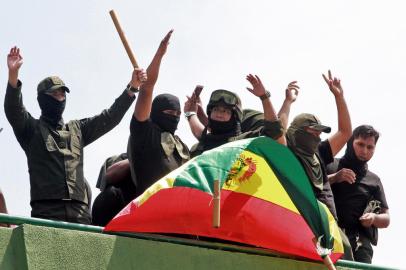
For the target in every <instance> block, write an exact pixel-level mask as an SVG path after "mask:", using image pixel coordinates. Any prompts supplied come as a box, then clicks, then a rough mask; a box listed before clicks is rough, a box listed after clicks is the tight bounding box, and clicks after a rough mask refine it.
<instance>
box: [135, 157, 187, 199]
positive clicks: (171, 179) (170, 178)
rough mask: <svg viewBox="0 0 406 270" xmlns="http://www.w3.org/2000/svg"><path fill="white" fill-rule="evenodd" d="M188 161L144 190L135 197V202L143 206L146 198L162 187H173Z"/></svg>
mask: <svg viewBox="0 0 406 270" xmlns="http://www.w3.org/2000/svg"><path fill="white" fill-rule="evenodd" d="M186 166H187V163H185V164H183V165H182V166H180V167H179V168H177V169H175V170H173V171H172V172H170V173H169V174H167V175H166V176H165V177H164V178H161V180H159V181H158V182H155V183H154V184H153V185H152V186H150V187H149V188H148V189H147V190H145V191H144V193H142V194H141V195H140V196H138V197H137V199H135V203H136V204H137V205H138V206H141V205H142V204H143V203H144V202H145V201H146V200H148V199H149V198H150V197H151V196H152V195H154V194H155V193H157V192H158V191H160V190H161V189H165V188H172V187H173V184H174V183H175V179H176V177H177V176H178V175H179V173H180V172H181V171H182V170H184V169H185V167H186Z"/></svg>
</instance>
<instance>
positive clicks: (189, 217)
mask: <svg viewBox="0 0 406 270" xmlns="http://www.w3.org/2000/svg"><path fill="white" fill-rule="evenodd" d="M211 199H212V197H211V196H210V194H208V193H205V192H202V191H200V190H197V189H193V188H187V187H174V188H168V189H162V190H160V191H158V192H157V193H156V194H155V195H153V196H152V197H151V198H149V199H148V200H147V201H146V202H144V203H143V204H142V205H141V206H140V207H137V206H136V205H135V204H134V203H133V202H131V203H130V204H128V205H127V206H126V208H124V209H123V210H122V211H121V212H120V213H119V214H118V215H117V216H116V217H115V218H114V219H113V220H112V221H111V222H110V223H109V224H108V225H107V226H106V227H105V231H110V232H112V231H120V232H146V233H150V232H154V233H179V234H190V235H199V236H206V237H213V238H219V239H224V240H229V241H234V242H240V243H246V244H250V245H253V246H258V247H263V248H269V249H272V250H275V251H278V252H282V253H286V254H290V255H295V256H301V257H306V258H310V259H314V260H319V261H320V260H321V258H320V256H319V255H318V254H317V253H316V250H315V247H314V244H313V242H312V238H313V237H314V235H313V233H312V232H311V230H310V228H309V227H308V225H307V224H306V222H305V220H304V219H303V218H302V216H300V215H298V214H296V213H294V212H292V211H290V210H288V209H286V208H283V207H281V206H279V205H276V204H273V203H270V202H267V201H264V200H261V199H258V198H255V197H252V196H249V195H246V194H242V193H237V192H233V191H228V190H222V191H221V225H220V228H217V229H215V228H213V227H212V205H210V202H211ZM341 255H342V254H341V253H339V254H337V253H336V254H332V255H331V258H332V260H333V262H335V261H336V260H337V259H339V258H340V257H341Z"/></svg>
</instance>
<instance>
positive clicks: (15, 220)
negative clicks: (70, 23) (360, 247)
mask: <svg viewBox="0 0 406 270" xmlns="http://www.w3.org/2000/svg"><path fill="white" fill-rule="evenodd" d="M0 223H6V224H13V225H23V224H30V225H35V226H43V227H52V228H60V229H68V230H77V231H84V232H92V233H104V232H103V227H99V226H92V225H84V224H78V223H70V222H63V221H54V220H47V219H41V218H31V217H22V216H13V215H8V214H2V213H0ZM107 234H112V235H119V236H124V237H132V238H139V239H145V240H152V241H160V242H168V243H174V244H182V245H189V246H198V247H204V248H210V249H220V250H224V251H233V252H242V253H248V254H252V255H261V256H271V257H280V258H287V259H292V258H291V257H290V258H289V257H286V256H284V255H281V254H278V253H274V252H272V251H268V250H264V249H258V248H254V247H244V246H237V245H232V244H223V243H215V242H208V241H202V240H193V239H185V238H179V237H172V236H167V235H158V234H146V233H125V232H122V233H107ZM293 259H295V258H293ZM297 260H302V259H297ZM335 265H336V266H340V267H348V268H352V269H364V270H367V269H368V270H369V269H370V270H396V269H395V268H389V267H383V266H377V265H372V264H366V263H359V262H353V261H346V260H338V261H337V262H336V264H335Z"/></svg>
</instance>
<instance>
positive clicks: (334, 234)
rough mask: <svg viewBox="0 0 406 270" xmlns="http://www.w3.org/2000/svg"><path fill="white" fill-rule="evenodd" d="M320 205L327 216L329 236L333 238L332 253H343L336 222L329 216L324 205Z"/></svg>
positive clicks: (328, 211) (329, 213)
mask: <svg viewBox="0 0 406 270" xmlns="http://www.w3.org/2000/svg"><path fill="white" fill-rule="evenodd" d="M321 204H322V205H323V208H324V210H325V211H326V213H327V216H328V223H329V228H330V235H331V236H332V237H333V238H334V245H333V252H334V253H344V246H343V240H342V239H341V235H340V231H339V228H338V225H337V222H336V221H335V219H334V217H333V215H332V214H331V212H330V210H329V209H328V208H327V206H326V205H325V204H324V203H321Z"/></svg>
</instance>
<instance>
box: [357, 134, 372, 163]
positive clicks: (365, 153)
mask: <svg viewBox="0 0 406 270" xmlns="http://www.w3.org/2000/svg"><path fill="white" fill-rule="evenodd" d="M352 146H353V148H354V152H355V155H356V156H357V158H358V159H359V160H361V161H369V160H370V159H371V158H372V156H373V155H374V152H375V137H373V136H371V137H366V138H363V137H358V138H355V139H354V141H353V143H352Z"/></svg>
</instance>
